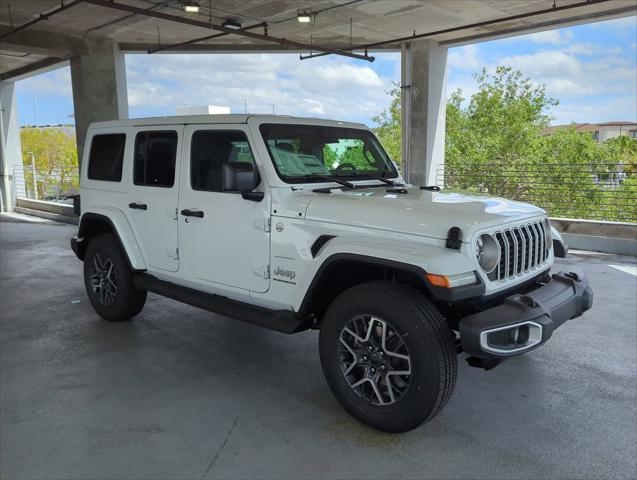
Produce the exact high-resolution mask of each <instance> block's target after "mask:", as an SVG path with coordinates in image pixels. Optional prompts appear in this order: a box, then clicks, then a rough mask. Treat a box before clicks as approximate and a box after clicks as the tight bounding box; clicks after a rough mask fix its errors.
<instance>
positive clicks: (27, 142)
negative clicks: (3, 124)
mask: <svg viewBox="0 0 637 480" xmlns="http://www.w3.org/2000/svg"><path fill="white" fill-rule="evenodd" d="M20 140H21V143H22V163H23V165H24V167H25V168H24V172H25V183H26V184H27V185H32V184H33V177H32V173H31V172H32V167H31V162H32V155H33V158H35V169H36V178H37V184H38V198H40V199H42V198H46V197H47V196H51V195H58V194H64V193H68V192H72V191H76V190H77V189H78V188H79V179H78V175H77V166H78V163H77V147H76V143H75V134H69V133H67V132H65V131H64V130H61V129H59V128H23V129H21V130H20Z"/></svg>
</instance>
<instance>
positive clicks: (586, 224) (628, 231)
mask: <svg viewBox="0 0 637 480" xmlns="http://www.w3.org/2000/svg"><path fill="white" fill-rule="evenodd" d="M551 225H553V226H554V227H555V228H556V229H557V230H558V231H559V232H560V233H561V234H562V237H564V240H565V241H566V243H568V246H569V248H571V249H575V250H586V251H592V252H602V253H615V254H619V255H633V256H637V223H620V222H599V221H595V220H580V219H572V218H551Z"/></svg>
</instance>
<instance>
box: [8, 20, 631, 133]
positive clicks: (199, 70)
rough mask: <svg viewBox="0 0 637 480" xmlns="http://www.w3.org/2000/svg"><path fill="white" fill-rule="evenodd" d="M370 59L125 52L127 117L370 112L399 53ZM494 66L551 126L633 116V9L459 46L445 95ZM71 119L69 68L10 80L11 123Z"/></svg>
mask: <svg viewBox="0 0 637 480" xmlns="http://www.w3.org/2000/svg"><path fill="white" fill-rule="evenodd" d="M376 58H377V59H376V61H375V62H374V63H367V62H362V61H357V60H351V59H347V58H343V57H335V56H328V57H321V58H318V59H313V60H307V61H303V62H301V61H299V59H298V55H297V54H258V55H247V54H239V55H202V54H192V55H127V57H126V69H127V80H128V99H129V110H130V116H131V117H143V116H153V115H171V114H174V113H175V108H176V107H179V106H182V105H188V106H192V105H207V104H213V105H225V106H229V107H230V108H231V110H232V112H233V113H243V111H244V100H245V101H246V102H247V106H248V111H249V112H250V113H271V112H272V105H274V108H275V111H276V113H277V114H288V115H303V116H315V117H327V118H338V119H343V120H353V121H359V122H363V123H366V124H368V125H373V122H372V121H371V118H372V117H373V116H374V115H376V114H378V113H379V112H380V111H382V109H383V108H385V107H386V106H387V104H388V102H389V97H388V96H387V94H386V91H387V90H388V89H389V88H390V86H391V84H392V82H395V81H399V80H400V55H399V54H398V53H383V54H377V55H376ZM498 65H508V66H512V67H514V68H516V69H519V70H521V71H522V72H523V73H524V74H525V75H526V76H528V77H530V78H531V79H532V80H533V81H534V82H537V83H543V84H545V85H546V89H547V94H548V95H549V96H551V97H554V98H557V99H559V101H560V104H559V105H558V106H557V107H554V108H553V109H552V110H551V112H550V113H551V114H552V115H553V117H554V120H553V123H554V124H561V123H570V122H602V121H610V120H629V121H637V17H628V18H623V19H618V20H611V21H606V22H599V23H594V24H588V25H581V26H575V27H569V28H563V29H559V30H551V31H547V32H541V33H536V34H531V35H525V36H521V37H513V38H507V39H502V40H495V41H490V42H483V43H479V44H474V45H469V46H465V47H458V48H452V49H450V50H449V54H448V87H447V94H450V93H451V92H452V91H453V90H455V89H457V88H460V89H462V91H463V93H464V96H465V97H467V98H468V97H469V96H470V95H471V94H472V93H473V92H475V88H476V85H475V81H474V79H473V75H474V74H475V73H476V72H478V71H480V69H481V68H482V67H486V68H487V69H488V70H489V71H492V70H493V69H494V68H495V67H496V66H498ZM34 97H35V111H36V113H37V121H38V123H39V124H47V123H56V122H57V121H58V119H59V121H60V122H65V123H66V122H69V123H72V121H73V120H72V119H71V118H69V115H70V114H71V113H72V112H73V100H72V92H71V81H70V72H69V68H68V67H66V68H61V69H58V70H55V71H52V72H48V73H46V74H42V75H38V76H36V77H32V78H30V79H27V80H22V81H19V82H18V83H17V102H18V110H19V113H20V117H19V118H20V124H21V125H22V124H25V123H29V124H30V123H33V122H34V117H35V115H34V107H33V103H34Z"/></svg>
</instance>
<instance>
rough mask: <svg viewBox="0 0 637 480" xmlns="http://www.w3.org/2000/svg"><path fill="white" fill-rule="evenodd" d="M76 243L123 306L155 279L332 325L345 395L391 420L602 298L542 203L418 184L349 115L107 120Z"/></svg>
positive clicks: (283, 324) (91, 278)
mask: <svg viewBox="0 0 637 480" xmlns="http://www.w3.org/2000/svg"><path fill="white" fill-rule="evenodd" d="M77 208H78V211H79V210H80V208H79V201H78V205H77ZM71 245H72V248H73V251H74V252H75V253H76V255H77V256H78V258H80V259H81V260H83V261H84V282H85V284H86V291H87V294H88V297H89V299H90V302H91V304H92V305H93V307H94V309H95V311H96V312H97V313H98V314H99V315H100V316H102V317H104V318H105V319H107V320H112V321H123V320H128V319H130V318H131V317H134V316H135V315H137V314H138V313H140V311H141V310H142V308H143V306H144V302H145V301H146V292H148V291H150V292H155V293H158V294H160V295H164V296H167V297H170V298H173V299H175V300H179V301H181V302H185V303H188V304H190V305H195V306H197V307H201V308H203V309H206V310H209V311H212V312H217V313H220V314H223V315H227V316H230V317H233V318H236V319H239V320H243V321H247V322H251V323H255V324H257V325H261V326H263V327H267V328H271V329H274V330H278V331H280V332H284V333H295V332H300V331H302V330H305V329H308V328H316V329H320V337H319V344H320V345H319V346H320V358H321V364H322V367H323V371H324V374H325V377H326V378H327V382H328V384H329V386H330V388H331V389H332V391H333V393H334V395H335V396H336V397H337V398H338V400H339V401H340V402H341V403H342V405H343V406H344V407H345V409H346V410H347V411H348V412H350V413H351V414H352V415H353V416H354V417H356V418H357V419H359V420H361V421H362V422H364V423H366V424H368V425H371V426H374V427H376V428H379V429H381V430H386V431H405V430H409V429H411V428H414V427H416V426H417V425H419V424H421V423H422V422H424V421H427V420H429V419H431V418H432V417H433V416H434V415H436V414H437V413H438V412H439V411H440V410H441V409H442V408H443V407H444V405H445V404H446V403H447V401H448V400H449V397H450V396H451V392H452V391H453V388H454V384H455V380H456V371H457V355H458V353H460V352H465V353H467V354H468V355H469V358H468V361H469V364H470V365H472V366H478V367H483V368H487V369H488V368H491V367H493V366H495V365H496V364H497V363H498V362H499V361H501V360H502V359H505V358H507V357H510V356H513V355H518V354H521V353H523V352H527V351H529V350H531V349H534V348H536V347H538V346H539V345H542V344H543V343H544V342H546V341H547V340H548V339H549V338H550V337H551V335H552V333H553V331H554V330H555V329H556V328H557V327H559V326H560V325H561V324H562V323H564V322H565V321H566V320H568V319H571V318H574V317H577V316H579V315H581V314H582V312H584V311H585V310H587V309H589V308H590V306H591V304H592V291H591V289H590V287H589V285H588V282H587V280H586V278H585V277H584V276H583V275H582V273H581V272H579V273H576V272H566V273H563V272H560V273H557V274H554V275H552V276H551V275H550V274H549V270H550V268H551V266H552V264H553V258H554V256H555V255H565V254H566V248H565V246H564V245H563V244H562V243H561V241H560V239H559V236H558V235H557V232H556V231H552V229H551V227H550V225H549V222H548V219H547V216H546V214H545V212H544V211H543V210H541V209H539V208H536V207H533V206H531V205H527V204H523V203H517V202H511V201H507V200H503V199H501V198H485V197H480V196H473V195H461V194H458V193H446V192H442V191H440V189H439V188H437V187H428V186H412V185H405V184H404V182H403V180H402V179H401V176H400V175H399V173H398V171H397V169H396V166H395V165H394V163H393V162H392V161H391V160H390V159H389V157H388V156H387V154H386V153H385V151H384V150H383V148H382V147H381V145H380V143H379V142H378V140H377V139H376V138H375V137H374V135H373V133H372V132H371V131H370V130H369V129H367V128H366V127H365V126H364V125H359V124H351V123H345V122H335V121H324V120H312V119H299V118H292V117H278V116H252V115H219V116H196V117H172V118H171V117H167V118H154V119H141V120H124V121H112V122H101V123H95V124H93V125H91V127H90V128H89V131H88V134H87V139H86V148H85V150H84V157H83V161H82V169H81V219H80V226H79V232H78V235H77V237H75V238H73V239H72V241H71Z"/></svg>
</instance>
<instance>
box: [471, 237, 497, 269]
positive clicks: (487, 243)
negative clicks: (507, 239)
mask: <svg viewBox="0 0 637 480" xmlns="http://www.w3.org/2000/svg"><path fill="white" fill-rule="evenodd" d="M476 259H477V260H478V264H479V265H480V268H482V270H484V271H485V272H486V273H491V272H492V271H493V270H494V269H495V267H497V266H498V262H499V261H500V247H499V245H498V242H497V241H496V239H495V238H493V236H491V235H489V234H488V233H483V234H482V235H480V236H479V237H478V240H477V241H476Z"/></svg>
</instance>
